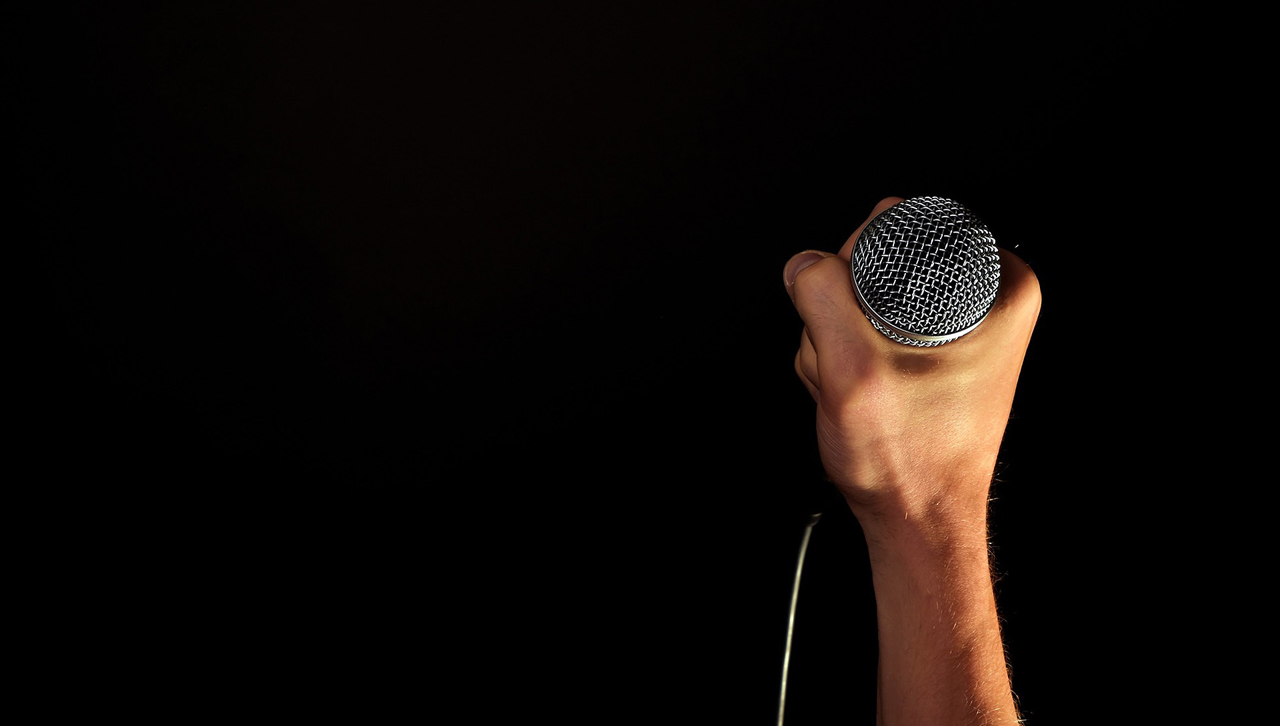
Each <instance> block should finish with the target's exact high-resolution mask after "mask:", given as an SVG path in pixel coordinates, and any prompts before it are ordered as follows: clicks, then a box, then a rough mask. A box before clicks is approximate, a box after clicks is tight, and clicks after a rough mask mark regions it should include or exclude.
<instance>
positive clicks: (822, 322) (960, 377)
mask: <svg viewBox="0 0 1280 726" xmlns="http://www.w3.org/2000/svg"><path fill="white" fill-rule="evenodd" d="M900 201H902V199H901V198H899V197H890V198H887V199H884V200H882V201H881V202H880V203H879V204H877V205H876V207H875V209H874V210H873V211H872V213H871V215H870V216H869V217H868V218H867V221H870V219H871V218H872V217H874V216H875V215H877V214H879V213H880V212H881V211H883V210H885V209H887V208H888V207H890V206H892V205H893V204H896V203H898V202H900ZM866 224H867V222H863V223H862V226H860V227H859V228H858V229H857V231H855V232H854V233H853V234H852V235H851V236H850V237H849V239H848V240H847V241H846V242H845V243H844V246H843V247H841V248H840V252H839V254H837V255H832V254H830V253H827V252H816V251H809V252H802V253H800V254H798V255H796V256H795V257H792V258H791V260H790V261H789V262H788V263H787V265H786V268H785V272H784V282H785V283H786V287H787V291H788V293H789V294H790V295H791V298H792V300H793V302H794V303H795V306H796V309H797V310H798V311H799V313H800V317H801V318H802V319H803V321H804V323H805V328H804V332H803V334H802V335H801V339H800V349H799V351H798V353H797V354H796V361H795V368H796V372H797V373H798V374H799V376H800V380H801V381H802V382H803V383H804V385H805V387H806V388H807V389H808V390H809V393H810V395H812V396H813V398H814V400H815V401H816V402H817V434H818V446H819V451H820V454H821V457H822V462H823V465H824V467H825V469H826V472H827V475H828V476H829V477H830V479H831V481H832V483H834V484H835V486H836V487H837V488H838V489H839V490H840V492H841V493H842V494H843V495H844V497H845V499H846V500H847V501H848V502H849V506H850V507H851V508H852V510H853V512H854V514H855V515H856V516H857V517H858V519H859V521H861V522H862V523H863V525H864V527H866V526H867V525H869V524H874V523H875V522H877V521H879V520H883V519H886V518H896V519H897V520H899V521H901V520H902V519H904V518H912V517H915V518H920V519H921V520H922V521H923V522H925V523H927V522H930V521H932V519H933V518H936V517H943V518H955V517H960V518H972V517H981V518H982V522H985V507H986V504H987V494H988V489H989V486H990V481H991V476H992V472H993V471H994V469H995V462H996V456H997V454H998V451H999V448H1000V442H1001V439H1002V438H1003V435H1004V430H1005V424H1006V422H1007V421H1008V417H1009V410H1010V407H1011V405H1012V403H1013V395H1014V389H1015V387H1016V385H1017V381H1018V374H1019V371H1020V369H1021V366H1022V360H1023V357H1024V354H1025V352H1026V348H1027V345H1028V343H1029V342H1030V339H1031V332H1032V329H1033V328H1034V327H1035V323H1036V319H1037V317H1038V315H1039V312H1040V286H1039V282H1038V281H1037V279H1036V276H1035V275H1034V273H1032V271H1031V269H1030V268H1029V267H1027V265H1026V264H1025V263H1024V262H1022V260H1020V259H1019V258H1017V257H1016V256H1014V255H1013V254H1012V253H1010V252H1007V251H1005V250H1001V251H1000V262H1001V271H1000V274H1001V281H1000V289H999V293H998V295H997V298H996V302H995V305H994V307H993V308H992V310H991V312H990V314H989V315H988V316H987V318H986V320H984V321H983V322H982V324H981V325H979V326H978V327H977V329H976V330H974V331H973V332H971V333H969V334H968V335H965V336H964V337H961V338H960V339H958V340H955V341H952V342H950V343H947V344H945V345H942V346H938V347H934V348H915V347H911V346H907V345H902V344H900V343H895V342H893V341H891V340H889V339H888V338H886V337H885V336H884V335H882V334H881V333H880V332H878V331H877V330H876V329H875V328H874V327H872V325H871V323H870V322H869V321H868V320H867V319H866V317H865V315H864V314H863V312H862V310H861V308H859V306H858V302H857V299H856V298H855V297H854V292H853V286H852V281H851V277H850V254H851V252H852V249H853V245H854V243H855V241H856V240H857V238H858V236H859V235H860V234H861V233H862V229H863V228H864V227H865V226H866Z"/></svg>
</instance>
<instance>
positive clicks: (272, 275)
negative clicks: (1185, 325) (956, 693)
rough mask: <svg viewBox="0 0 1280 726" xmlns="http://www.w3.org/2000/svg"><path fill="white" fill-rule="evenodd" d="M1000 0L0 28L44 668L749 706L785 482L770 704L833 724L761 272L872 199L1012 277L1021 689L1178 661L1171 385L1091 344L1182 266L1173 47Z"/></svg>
mask: <svg viewBox="0 0 1280 726" xmlns="http://www.w3.org/2000/svg"><path fill="white" fill-rule="evenodd" d="M1028 5H1029V4H1025V3H1022V4H1017V3H971V4H965V5H964V6H961V5H960V4H950V3H901V4H897V5H883V4H875V5H873V4H865V5H864V4H861V3H828V2H811V1H809V0H803V1H800V2H794V1H793V2H750V3H666V2H645V3H630V2H621V3H587V2H582V3H575V2H564V1H557V2H552V3H427V4H422V5H421V6H418V7H414V8H411V9H404V8H400V9H395V10H391V9H387V8H385V7H382V8H366V7H360V6H355V5H339V4H334V3H273V4H271V5H270V6H269V9H265V8H264V7H262V6H258V7H249V8H246V7H234V8H231V7H224V6H223V5H222V4H202V3H183V4H180V5H175V6H172V7H170V6H166V5H155V6H151V7H147V6H133V7H132V8H131V9H129V10H127V11H122V10H119V9H111V10H106V9H96V10H90V11H71V10H67V11H65V13H64V14H62V15H61V16H59V17H51V18H40V19H38V20H37V19H35V18H34V17H33V18H31V20H32V22H31V23H30V24H29V29H30V36H29V39H30V38H35V39H37V42H35V43H33V44H32V46H33V47H32V49H31V50H30V52H29V53H27V54H26V55H24V56H23V60H22V62H21V63H20V66H21V68H20V69H21V70H23V71H31V73H29V74H28V73H24V74H23V77H24V78H32V79H35V81H34V82H33V83H31V84H30V85H29V87H24V88H22V89H20V90H23V91H32V92H34V95H33V97H32V101H31V103H30V104H29V105H24V106H22V107H21V110H20V111H19V113H18V114H17V115H18V121H19V122H20V123H23V124H25V126H24V132H23V133H22V135H21V137H20V138H21V144H20V146H21V149H20V151H22V152H23V160H24V161H30V162H32V163H31V165H30V166H29V167H26V169H27V172H26V173H25V174H24V177H25V184H24V189H23V193H24V196H22V197H19V198H18V201H19V202H20V203H21V204H22V205H23V207H24V211H25V213H26V215H27V216H29V218H31V219H32V220H34V221H35V225H34V229H33V232H32V233H31V234H32V240H33V243H34V245H33V246H34V247H35V248H38V249H40V250H41V251H42V252H44V253H47V254H48V255H50V257H51V259H52V261H53V263H54V264H53V266H52V268H51V269H52V270H53V271H54V276H53V279H52V281H51V284H50V285H49V286H48V287H47V288H46V289H47V290H48V291H49V294H47V295H46V296H44V297H43V298H41V299H42V300H43V301H44V304H43V307H44V308H45V309H44V310H42V312H47V313H52V315H53V319H54V320H56V323H55V324H54V325H52V326H50V327H49V328H48V334H49V338H50V341H49V342H51V343H55V344H56V345H48V346H42V347H41V348H40V350H41V351H42V352H45V353H47V355H45V356H42V357H41V358H40V363H39V367H40V368H41V371H40V373H41V374H42V380H45V381H48V383H47V384H45V385H43V386H42V387H41V389H40V390H41V391H43V392H44V393H43V398H44V401H45V402H44V405H42V406H41V407H40V409H39V412H38V413H37V414H33V419H32V421H31V429H32V430H35V431H40V432H49V436H50V437H51V438H52V440H53V442H54V444H55V448H56V451H57V453H56V454H50V455H49V456H48V457H47V458H46V464H45V467H46V471H48V472H49V473H50V475H51V476H53V477H54V478H55V479H57V478H59V477H65V478H66V481H68V482H71V483H68V484H67V485H66V488H65V490H59V491H65V493H64V494H63V495H62V497H61V500H60V501H59V504H58V506H59V507H61V508H63V510H64V511H65V512H67V513H68V514H74V515H78V516H82V517H84V518H85V519H86V520H89V521H94V522H96V523H97V524H98V525H99V526H101V525H102V523H103V520H104V516H103V513H106V512H110V513H111V514H110V516H109V517H106V519H107V520H108V521H109V524H107V526H106V532H105V533H104V534H103V536H102V537H100V538H97V539H96V540H95V541H96V543H97V544H96V546H95V547H91V548H88V549H87V550H81V551H79V552H80V557H82V558H84V559H83V560H81V561H79V562H78V563H77V564H76V566H75V567H74V568H73V569H74V571H75V573H76V578H80V579H78V580H77V579H76V578H72V580H73V581H74V582H81V583H84V584H83V589H82V590H80V596H79V597H78V598H72V600H71V603H72V604H71V605H70V606H69V608H70V611H69V612H70V613H71V614H72V615H77V616H78V619H77V617H71V616H69V619H70V620H73V621H75V622H77V623H79V627H83V630H81V631H78V632H81V633H82V637H83V639H84V640H85V642H87V643H89V644H90V645H94V644H101V647H100V648H97V649H95V648H92V647H91V648H90V652H91V653H95V655H92V656H86V657H87V658H88V659H89V660H88V662H89V663H102V664H104V665H105V664H110V663H115V660H116V658H115V656H116V655H117V654H119V653H120V652H122V651H123V652H124V653H126V654H127V655H129V656H130V658H128V659H127V660H128V661H131V663H130V664H129V665H127V666H124V667H125V668H126V672H127V673H129V674H130V675H131V676H132V677H131V679H130V680H131V682H132V683H134V684H135V685H134V686H132V687H127V688H122V689H109V690H110V695H109V696H107V695H105V694H104V695H103V698H108V699H111V700H112V701H114V702H116V703H118V704H128V705H129V707H131V708H134V709H139V710H142V711H144V712H145V711H156V712H167V710H166V709H170V708H180V709H181V710H182V711H184V712H192V711H194V712H205V711H208V712H225V713H230V714H237V713H242V712H245V711H246V709H248V708H250V705H249V704H251V703H258V701H257V699H260V698H263V697H266V699H265V702H266V703H267V704H268V705H266V706H254V708H259V709H262V708H265V709H266V711H265V712H267V713H272V714H277V713H278V714H296V713H298V712H299V711H303V712H314V713H320V714H338V713H348V714H351V715H353V716H359V717H361V718H362V720H363V719H368V720H375V721H383V720H386V718H385V716H386V715H389V714H391V713H403V714H405V715H407V716H408V717H411V718H421V717H427V718H428V719H434V718H445V717H446V716H445V714H447V713H449V712H451V711H452V712H453V713H454V714H455V715H453V716H448V717H447V718H448V719H449V720H451V721H458V722H462V723H472V722H485V723H488V722H493V721H495V720H498V719H508V718H521V719H524V718H530V717H546V718H548V719H550V720H552V721H555V722H560V723H593V724H594V723H732V724H735V725H738V724H742V725H745V724H752V723H772V722H773V719H775V713H776V699H777V682H778V676H779V672H780V666H781V656H782V646H783V642H784V640H783V636H784V633H785V618H786V605H787V598H788V596H789V594H790V585H791V576H792V572H793V567H794V564H795V554H796V548H797V546H798V544H799V536H800V533H801V529H802V526H803V522H804V518H805V516H806V515H807V514H808V513H809V512H810V511H812V510H813V509H814V508H815V507H819V508H821V507H827V508H826V510H825V511H827V516H826V518H825V519H824V520H823V523H822V524H820V525H819V527H818V528H817V529H816V530H815V536H814V537H815V538H814V541H813V544H812V550H811V554H810V560H809V567H808V569H807V570H806V580H805V589H804V591H803V592H802V595H801V603H802V604H801V610H800V615H799V619H798V623H797V631H796V638H797V640H796V645H795V652H794V654H793V665H792V671H791V684H792V685H791V691H790V693H791V698H790V699H789V707H788V714H789V718H788V723H789V724H795V725H796V726H799V725H800V724H806V723H809V724H825V723H859V722H867V721H865V720H862V721H860V720H859V719H860V718H866V717H868V716H867V715H868V714H870V713H871V712H872V711H871V710H870V709H873V708H874V691H873V688H874V685H873V684H874V667H875V642H874V635H875V633H874V603H873V601H872V600H871V591H870V584H869V581H868V580H867V569H866V564H865V561H864V557H865V551H864V550H862V549H860V548H863V547H864V545H863V544H862V543H861V539H860V533H859V532H858V530H857V524H856V522H855V521H853V520H852V518H851V517H850V516H849V515H848V513H847V511H844V510H842V509H841V508H840V507H838V506H836V507H834V508H833V507H830V506H828V505H830V502H829V501H828V500H827V499H826V495H827V493H828V491H827V488H826V485H825V484H824V483H823V481H822V475H821V469H820V466H819V464H818V461H817V455H816V447H815V444H814V441H813V430H812V415H813V407H812V402H811V400H810V399H809V398H808V396H807V394H806V393H805V391H804V389H803V387H802V386H801V385H800V383H799V382H798V381H797V380H796V377H795V375H794V372H793V370H792V360H793V356H794V352H795V347H796V344H797V342H798V340H799V333H800V323H799V320H798V317H797V316H796V315H795V312H794V310H793V308H792V307H791V304H790V301H789V300H788V298H787V296H786V294H785V292H784V289H783V285H782V279H781V273H782V268H783V265H784V263H785V262H786V260H787V259H788V258H789V257H790V256H791V255H792V254H794V253H796V252H799V251H802V250H804V249H810V248H816V249H826V250H830V251H835V250H836V249H838V248H839V247H840V245H841V244H842V243H843V242H844V240H845V239H846V238H847V237H848V235H849V234H850V233H851V232H852V231H853V230H854V229H855V228H856V227H857V226H858V225H859V224H860V223H861V222H862V221H863V220H864V219H865V218H866V216H867V214H868V213H869V212H870V210H871V208H872V207H873V206H874V205H875V203H876V202H877V201H878V200H879V199H881V198H882V197H885V196H889V195H899V196H912V195H917V194H939V195H943V196H949V197H952V198H955V199H958V200H960V201H963V202H964V203H966V204H968V205H969V206H970V207H971V208H973V209H974V210H975V211H977V212H978V214H979V215H980V216H982V217H983V218H984V220H985V221H986V222H987V223H988V224H989V225H990V226H991V228H992V229H993V231H994V232H995V234H996V236H997V238H998V239H999V240H1000V242H1001V244H1002V245H1003V246H1005V247H1007V248H1011V249H1013V250H1014V251H1015V252H1016V253H1017V254H1019V255H1021V256H1022V257H1023V258H1024V259H1025V260H1027V261H1028V262H1029V263H1030V264H1031V266H1032V267H1033V268H1034V269H1035V270H1036V272H1037V274H1038V276H1039V278H1040V281H1041V285H1042V289H1043V293H1044V307H1043V312H1042V316H1041V319H1040V322H1039V325H1038V327H1037V331H1036V334H1035V337H1034V338H1033V341H1032V344H1031V347H1030V350H1029V352H1028V355H1027V359H1026V364H1025V366H1024V369H1023V378H1022V381H1021V383H1020V387H1019V393H1018V398H1017V400H1016V401H1015V405H1014V411H1013V418H1012V420H1011V421H1010V425H1009V428H1008V434H1007V437H1006V445H1005V448H1004V451H1003V452H1002V456H1001V463H1000V466H999V469H998V471H997V483H996V485H995V488H994V490H993V491H994V494H995V496H996V501H995V502H994V504H993V511H992V528H993V546H994V547H995V553H996V564H997V569H998V570H999V572H1000V576H1001V577H1000V580H999V581H998V583H997V591H998V595H999V598H1000V603H1001V608H1002V612H1003V615H1004V618H1005V629H1006V641H1007V646H1008V650H1009V657H1010V662H1011V664H1012V668H1013V675H1014V687H1015V691H1016V692H1017V693H1018V695H1019V697H1020V699H1021V701H1022V705H1023V708H1024V709H1025V711H1026V715H1027V716H1028V717H1029V723H1032V724H1046V725H1047V724H1057V723H1073V724H1075V723H1087V722H1091V716H1090V715H1091V714H1096V712H1097V711H1098V708H1099V702H1100V699H1102V695H1101V694H1116V693H1120V692H1128V693H1132V692H1133V689H1134V688H1135V685H1134V683H1133V675H1134V669H1135V664H1136V663H1139V662H1141V663H1150V662H1152V661H1157V662H1159V661H1165V662H1166V663H1167V662H1183V661H1184V659H1185V657H1186V656H1185V653H1186V649H1187V648H1189V647H1191V646H1192V645H1193V644H1194V641H1195V640H1196V637H1195V636H1194V635H1188V632H1187V630H1186V629H1185V618H1179V620H1180V621H1182V622H1184V626H1182V627H1177V626H1172V625H1170V622H1171V621H1170V620H1168V619H1166V617H1165V616H1163V615H1160V613H1163V612H1167V610H1168V608H1169V607H1170V606H1169V603H1170V602H1177V601H1180V600H1182V599H1183V598H1184V597H1185V596H1186V595H1187V594H1189V593H1194V592H1195V591H1197V590H1198V589H1199V588H1201V587H1202V586H1201V585H1200V584H1199V583H1198V580H1197V578H1196V575H1195V573H1196V572H1197V568H1198V567H1199V566H1201V565H1203V564H1204V562H1203V560H1204V559H1207V558H1208V556H1207V555H1201V556H1200V557H1199V559H1197V556H1196V554H1195V553H1196V552H1197V551H1199V548H1198V547H1196V546H1194V545H1193V544H1192V543H1191V542H1190V541H1189V540H1188V539H1187V538H1186V537H1184V536H1183V535H1184V534H1185V529H1186V527H1187V526H1188V525H1187V521H1188V515H1187V514H1186V513H1185V510H1183V509H1181V507H1183V506H1186V505H1187V501H1186V500H1185V499H1182V500H1181V501H1179V502H1176V503H1175V502H1170V501H1169V500H1168V499H1167V498H1163V497H1159V496H1153V490H1159V489H1160V488H1161V487H1167V486H1168V482H1169V481H1170V479H1171V477H1177V478H1178V480H1179V481H1181V482H1184V483H1185V482H1201V483H1203V482H1204V481H1206V480H1207V478H1206V477H1203V476H1202V474H1203V473H1204V470H1205V468H1206V467H1209V466H1210V465H1211V463H1212V462H1205V461H1204V460H1202V459H1199V458H1196V457H1195V456H1193V455H1192V453H1191V452H1192V448H1193V447H1191V446H1190V445H1189V441H1190V440H1191V439H1193V438H1197V437H1202V436H1203V435H1204V434H1203V432H1193V431H1190V430H1188V429H1184V428H1183V427H1182V426H1180V425H1179V423H1178V422H1179V421H1180V420H1184V419H1183V417H1184V416H1185V407H1186V406H1187V405H1188V403H1189V402H1193V401H1194V399H1195V398H1196V397H1199V396H1208V395H1211V392H1210V391H1206V390H1204V389H1203V388H1189V389H1184V390H1181V391H1180V393H1179V394H1178V395H1177V396H1169V395H1167V394H1168V391H1169V385H1170V384H1169V380H1170V379H1171V378H1178V377H1179V376H1181V375H1182V373H1181V372H1180V371H1181V370H1183V367H1180V366H1178V365H1176V364H1175V363H1171V362H1168V361H1166V362H1164V363H1163V364H1160V365H1158V366H1157V368H1158V370H1160V374H1159V375H1155V374H1152V373H1151V372H1150V371H1151V370H1152V366H1151V364H1150V363H1149V362H1142V361H1138V360H1136V359H1135V358H1136V356H1135V355H1134V352H1133V349H1132V348H1131V347H1129V346H1127V345H1125V342H1126V340H1127V335H1128V328H1127V325H1128V324H1129V321H1132V320H1133V319H1135V318H1144V317H1146V316H1148V315H1149V314H1150V309H1151V308H1152V307H1153V306H1160V305H1167V304H1168V301H1170V300H1174V299H1177V298H1178V297H1179V296H1180V295H1181V294H1182V291H1181V289H1180V285H1179V284H1178V283H1177V280H1178V279H1180V277H1181V275H1182V274H1184V273H1185V269H1184V267H1185V265H1184V262H1183V261H1182V260H1181V258H1180V257H1179V255H1178V254H1177V253H1176V251H1174V252H1171V251H1170V250H1171V249H1173V250H1176V249H1177V245H1178V244H1179V242H1178V240H1177V239H1176V238H1175V237H1171V235H1174V234H1176V229H1177V227H1176V226H1175V225H1176V223H1178V222H1179V221H1180V220H1181V219H1183V218H1184V217H1185V215H1186V214H1187V213H1188V212H1189V211H1190V210H1189V209H1188V208H1187V207H1185V206H1182V205H1181V204H1180V202H1174V201H1171V199H1172V198H1171V197H1170V196H1168V195H1169V193H1170V192H1171V191H1173V190H1175V189H1178V188H1180V187H1181V181H1180V179H1183V178H1185V177H1186V176H1187V175H1188V169H1189V168H1190V167H1192V166H1193V165H1194V164H1195V163H1196V161H1197V159H1198V157H1197V154H1198V153H1199V152H1197V151H1195V145H1194V144H1190V143H1188V139H1189V138H1190V137H1189V134H1194V133H1195V131H1196V129H1195V121H1194V120H1193V119H1191V118H1190V117H1189V116H1188V114H1187V111H1186V109H1187V104H1188V99H1189V92H1188V91H1187V90H1186V85H1185V84H1187V83H1188V82H1189V80H1188V79H1192V80H1194V78H1193V76H1194V72H1193V71H1192V69H1194V68H1195V67H1196V66H1195V64H1194V62H1192V61H1191V59H1193V58H1194V54H1195V48H1194V47H1189V46H1188V44H1185V43H1183V42H1181V41H1180V40H1179V39H1178V38H1177V37H1176V36H1175V35H1174V34H1172V32H1171V30H1170V27H1169V25H1168V20H1167V18H1165V17H1164V16H1163V15H1161V14H1160V13H1159V12H1149V11H1147V10H1145V9H1144V10H1141V11H1140V9H1138V8H1136V7H1129V6H1124V7H1117V6H1111V7H1109V8H1107V9H1106V11H1105V12H1099V11H1097V10H1094V9H1091V8H1086V7H1085V6H1076V5H1070V6H1060V7H1055V8H1048V7H1044V6H1039V7H1037V9H1035V10H1029V9H1028V7H1027V6H1028ZM1171 140H1172V143H1171ZM1180 352H1181V351H1179V350H1174V351H1172V355H1171V356H1170V357H1172V358H1176V359H1177V360H1178V361H1182V360H1184V359H1182V358H1178V356H1179V355H1180ZM1199 365H1200V363H1194V364H1191V365H1190V366H1186V367H1188V368H1195V367H1198V366H1199ZM72 483H74V484H75V486H73V485H72ZM1200 485H1202V484H1199V485H1194V484H1193V485H1192V486H1200ZM1174 507H1176V508H1177V509H1176V511H1170V508H1174ZM85 602H92V603H93V605H92V606H89V609H90V610H91V611H92V612H94V613H98V614H97V615H93V616H91V617H88V618H87V619H86V617H85V614H84V613H85V609H84V608H85V606H84V603H85ZM108 605H110V607H108ZM106 613H110V615H108V614H106ZM122 632H128V633H130V635H129V636H128V637H125V636H124V635H122ZM124 643H128V646H127V647H126V646H125V645H123V644H124ZM120 667H121V666H119V665H113V666H112V667H111V670H118V669H119V668H120ZM138 684H144V685H138ZM1107 698H1110V695H1108V696H1107ZM1159 700H1167V699H1159ZM1157 707H1158V704H1156V703H1152V701H1151V700H1150V699H1145V702H1144V708H1146V709H1148V710H1150V709H1153V708H1157ZM377 714H380V715H377Z"/></svg>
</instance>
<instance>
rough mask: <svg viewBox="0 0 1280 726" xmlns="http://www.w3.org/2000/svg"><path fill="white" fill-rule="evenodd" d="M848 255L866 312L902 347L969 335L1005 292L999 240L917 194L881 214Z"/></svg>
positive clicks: (962, 213)
mask: <svg viewBox="0 0 1280 726" xmlns="http://www.w3.org/2000/svg"><path fill="white" fill-rule="evenodd" d="M850 257H851V258H852V259H851V262H852V268H853V269H852V274H853V290H854V293H855V294H856V295H857V297H858V304H859V305H861V306H862V311H863V313H865V314H866V316H867V319H868V320H870V321H871V324H872V325H874V326H875V328H876V330H879V331H880V332H881V333H883V334H884V335H885V336H887V337H888V338H889V339H891V340H893V341H896V342H898V343H902V344H904V345H912V346H916V347H921V348H929V347H933V346H938V345H943V344H944V343H949V342H951V341H953V340H956V339H957V338H959V337H961V336H963V335H964V334H966V333H969V332H971V331H972V330H973V329H974V328H976V327H978V325H979V324H980V323H981V322H982V321H983V319H985V318H986V317H987V313H988V312H990V310H991V306H992V305H993V304H994V303H995V300H996V291H997V290H998V289H999V287H1000V253H999V250H998V249H997V248H996V240H995V237H994V236H992V234H991V232H990V230H988V229H987V226H986V225H985V224H983V222H982V220H980V219H978V217H977V216H976V215H975V214H974V213H973V212H971V211H970V210H969V209H968V208H967V207H965V206H964V205H963V204H960V203H959V202H956V201H954V200H951V199H946V198H943V197H912V198H910V199H906V200H903V201H901V202H898V203H897V204H895V205H893V206H892V207H889V208H888V209H886V210H884V211H883V212H881V213H880V214H878V215H876V216H875V217H874V218H873V219H872V220H871V221H870V222H868V223H867V226H866V227H865V228H863V230H862V234H861V235H860V236H859V237H858V241H857V242H856V243H855V244H854V247H853V253H852V254H851V255H850Z"/></svg>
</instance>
